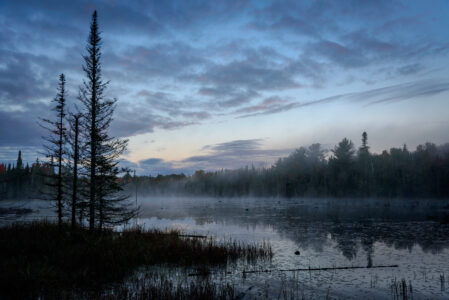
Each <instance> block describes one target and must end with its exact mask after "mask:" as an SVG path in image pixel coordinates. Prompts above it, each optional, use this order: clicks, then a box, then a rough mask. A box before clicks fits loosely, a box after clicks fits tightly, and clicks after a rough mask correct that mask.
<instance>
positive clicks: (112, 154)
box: [79, 11, 133, 230]
mask: <svg viewBox="0 0 449 300" xmlns="http://www.w3.org/2000/svg"><path fill="white" fill-rule="evenodd" d="M86 50H87V55H85V56H84V57H83V58H84V66H83V70H84V72H85V75H86V77H87V79H86V80H85V81H84V82H83V85H82V87H81V88H80V93H79V98H80V100H81V102H82V104H83V106H84V112H83V119H84V122H83V132H84V133H85V134H86V141H87V149H86V157H85V158H84V160H83V162H84V167H85V168H86V169H87V170H89V172H88V174H87V176H88V179H89V229H90V230H93V229H95V227H96V225H98V227H99V228H100V229H101V228H102V227H103V225H105V224H106V223H119V222H122V221H126V220H128V219H129V218H131V216H132V215H133V212H132V211H131V210H129V209H128V206H127V205H126V204H125V202H126V199H127V197H124V196H118V194H119V192H120V191H121V190H122V188H121V187H120V186H119V185H118V183H117V175H118V174H119V172H120V170H119V168H118V167H117V163H118V158H119V157H120V156H121V155H122V154H123V152H124V151H125V150H126V146H127V140H120V139H115V138H112V137H110V136H109V134H108V128H109V126H110V123H111V121H112V115H113V112H114V109H115V105H116V99H112V100H111V99H105V97H104V91H105V89H106V87H107V84H108V82H104V81H103V79H102V74H101V37H100V31H99V28H98V23H97V12H96V11H95V12H94V13H93V15H92V22H91V25H90V33H89V37H88V42H87V46H86ZM97 218H98V219H97Z"/></svg>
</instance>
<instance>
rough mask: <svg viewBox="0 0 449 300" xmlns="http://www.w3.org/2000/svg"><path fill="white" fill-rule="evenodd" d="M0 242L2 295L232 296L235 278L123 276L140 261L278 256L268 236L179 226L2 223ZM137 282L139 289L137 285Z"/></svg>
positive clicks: (206, 263)
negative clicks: (184, 231)
mask: <svg viewBox="0 0 449 300" xmlns="http://www.w3.org/2000/svg"><path fill="white" fill-rule="evenodd" d="M0 245H2V246H1V247H0V298H2V299H5V298H41V299H42V298H43V299H47V298H61V295H64V297H68V298H72V297H75V298H78V297H80V296H82V297H86V298H92V297H94V298H97V297H100V298H102V297H105V298H112V299H119V298H121V297H120V296H119V295H125V294H131V293H140V294H141V295H142V297H143V298H144V299H146V298H154V299H161V298H160V297H159V296H161V297H162V296H163V298H170V297H172V298H176V299H179V298H183V297H181V295H184V294H185V295H187V296H188V297H187V298H196V299H201V298H202V297H203V296H204V299H207V297H206V296H207V295H209V296H210V295H215V294H216V295H219V294H222V293H224V294H223V295H225V294H226V295H228V296H229V295H231V294H232V292H233V291H232V289H230V287H229V286H219V287H218V286H215V285H214V284H213V283H206V282H204V283H190V284H189V285H188V286H181V285H177V284H176V283H173V282H171V281H170V280H169V279H168V278H163V277H161V276H162V275H151V276H153V277H154V276H156V277H158V278H159V279H158V280H154V278H153V279H152V280H150V278H147V280H146V279H145V278H139V279H134V281H131V282H128V283H127V284H125V283H126V282H125V280H126V278H128V277H130V276H131V275H132V274H133V273H135V272H136V270H137V269H138V267H140V266H167V267H170V266H172V267H182V268H195V269H201V270H208V268H210V267H220V266H222V267H223V266H226V265H227V264H229V263H232V262H235V261H236V260H237V259H239V258H243V259H247V260H250V261H252V260H256V259H259V258H271V256H272V252H271V248H270V246H269V245H266V244H264V245H262V246H260V247H259V246H256V245H248V246H242V245H240V244H239V243H236V242H227V243H219V242H216V241H214V240H213V239H210V238H207V239H202V238H190V237H183V236H182V235H180V233H179V232H176V231H170V232H162V231H157V230H149V231H146V230H142V229H139V228H137V229H132V230H126V231H123V232H115V231H112V230H103V231H101V232H100V231H98V232H92V231H88V230H87V229H83V228H77V229H75V230H72V229H71V227H70V226H69V225H66V224H63V225H62V227H61V228H58V226H57V225H56V224H53V223H48V222H38V223H31V224H25V225H24V224H22V225H19V224H13V225H9V226H6V227H1V228H0ZM150 270H151V267H150ZM133 284H134V285H136V286H135V288H137V289H138V290H136V289H134V288H132V285H133ZM117 293H118V294H117ZM171 293H173V294H171ZM210 293H213V294H210ZM214 293H215V294H214ZM108 295H109V296H108ZM145 295H146V296H145ZM195 295H196V296H195ZM144 296H145V297H144ZM187 298H186V299H187Z"/></svg>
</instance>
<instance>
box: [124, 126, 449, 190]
mask: <svg viewBox="0 0 449 300" xmlns="http://www.w3.org/2000/svg"><path fill="white" fill-rule="evenodd" d="M361 140H362V143H361V146H360V147H359V148H358V149H356V148H355V146H354V144H353V142H351V141H349V140H348V139H346V138H344V139H343V140H342V141H341V142H340V143H339V144H338V145H336V146H335V147H334V148H333V149H331V150H330V151H326V150H324V149H323V148H322V147H321V145H320V144H313V145H311V146H309V147H301V148H299V149H297V150H296V151H294V152H293V153H291V154H290V155H289V156H288V157H285V158H279V159H278V161H277V162H276V163H275V164H274V165H273V166H271V167H270V168H254V167H248V166H247V167H245V168H241V169H238V170H220V171H214V172H205V171H203V170H199V171H196V172H195V174H193V175H192V176H184V175H167V176H162V175H159V176H156V177H145V176H142V177H138V178H133V177H131V176H130V175H129V174H128V175H127V176H126V177H125V179H126V181H127V182H129V183H133V185H137V190H138V191H140V192H141V193H142V194H145V193H150V194H151V193H154V194H173V193H175V194H176V193H177V194H183V193H186V194H191V195H208V196H224V197H229V196H231V197H234V196H237V197H242V196H256V197H258V196H268V197H329V196H330V197H362V198H365V197H367V198H368V197H382V198H384V197H385V198H418V197H420V198H423V197H424V198H426V197H429V198H444V197H448V196H449V145H448V144H445V145H441V146H437V145H435V144H432V143H426V144H423V145H419V146H418V147H417V148H416V150H413V151H410V150H408V149H407V147H406V146H405V145H404V146H403V147H401V148H391V149H390V150H384V151H383V152H382V153H380V154H376V153H371V152H370V150H369V146H368V136H367V133H365V132H364V133H363V134H362V139H361Z"/></svg>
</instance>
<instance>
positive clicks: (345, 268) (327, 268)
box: [243, 265, 399, 274]
mask: <svg viewBox="0 0 449 300" xmlns="http://www.w3.org/2000/svg"><path fill="white" fill-rule="evenodd" d="M397 267H399V266H398V265H385V266H370V267H368V266H366V267H364V266H350V267H326V268H302V269H285V270H255V271H243V273H245V274H249V273H270V272H296V271H298V272H299V271H330V270H349V269H379V268H397Z"/></svg>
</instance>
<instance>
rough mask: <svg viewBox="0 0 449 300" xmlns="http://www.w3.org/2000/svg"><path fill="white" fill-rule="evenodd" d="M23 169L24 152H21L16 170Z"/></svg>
mask: <svg viewBox="0 0 449 300" xmlns="http://www.w3.org/2000/svg"><path fill="white" fill-rule="evenodd" d="M22 167H23V162H22V151H20V150H19V154H18V155H17V163H16V169H22Z"/></svg>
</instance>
